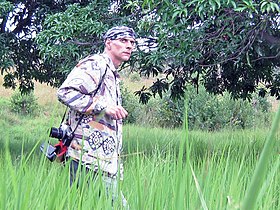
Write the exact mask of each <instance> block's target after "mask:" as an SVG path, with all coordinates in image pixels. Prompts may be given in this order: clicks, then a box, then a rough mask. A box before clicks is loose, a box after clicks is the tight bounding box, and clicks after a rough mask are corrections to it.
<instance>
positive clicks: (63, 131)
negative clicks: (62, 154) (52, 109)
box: [49, 123, 74, 147]
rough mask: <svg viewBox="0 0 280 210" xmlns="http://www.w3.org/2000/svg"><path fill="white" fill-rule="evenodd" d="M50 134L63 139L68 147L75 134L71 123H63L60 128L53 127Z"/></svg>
mask: <svg viewBox="0 0 280 210" xmlns="http://www.w3.org/2000/svg"><path fill="white" fill-rule="evenodd" d="M49 136H50V137H52V138H57V139H60V140H62V142H63V144H64V145H65V146H67V147H68V146H69V145H70V143H71V141H72V139H73V137H74V134H73V132H72V129H71V127H70V126H69V125H67V124H65V123H62V124H61V125H60V126H59V128H54V127H52V128H51V131H50V135H49Z"/></svg>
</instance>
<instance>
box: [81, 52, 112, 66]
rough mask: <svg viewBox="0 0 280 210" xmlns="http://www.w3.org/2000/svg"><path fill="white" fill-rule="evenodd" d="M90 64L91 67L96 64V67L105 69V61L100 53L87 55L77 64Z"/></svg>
mask: <svg viewBox="0 0 280 210" xmlns="http://www.w3.org/2000/svg"><path fill="white" fill-rule="evenodd" d="M83 65H90V66H91V67H94V66H96V67H97V68H101V69H105V68H106V65H107V62H106V59H105V58H104V57H103V56H102V55H100V54H93V55H89V56H87V57H86V58H84V59H82V60H80V62H79V63H78V64H77V66H83Z"/></svg>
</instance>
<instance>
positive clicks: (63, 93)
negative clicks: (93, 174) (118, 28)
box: [57, 53, 122, 177]
mask: <svg viewBox="0 0 280 210" xmlns="http://www.w3.org/2000/svg"><path fill="white" fill-rule="evenodd" d="M119 81H120V80H119V75H118V74H117V72H116V69H115V67H114V65H113V63H112V61H111V59H110V58H109V57H108V56H107V55H106V54H105V53H103V54H95V55H91V56H88V57H86V58H85V59H83V60H81V61H80V62H79V63H78V64H77V65H76V66H75V68H74V69H73V70H72V71H71V72H70V74H69V75H68V77H67V79H66V80H65V81H64V83H63V84H62V85H61V87H60V88H59V89H58V91H57V95H58V99H59V101H61V102H62V103H63V104H65V105H66V106H68V107H69V108H70V111H69V113H68V117H67V122H68V123H69V125H70V126H71V128H72V130H74V129H75V128H76V126H77V123H78V121H79V119H80V116H81V115H82V114H84V116H83V118H82V120H81V122H80V123H79V125H78V126H77V129H76V130H75V135H74V139H73V140H72V142H71V145H70V147H69V149H68V155H69V156H70V157H72V158H74V159H76V160H81V161H82V163H83V164H84V165H86V167H88V168H91V169H93V170H94V171H98V170H99V169H100V170H102V171H103V172H104V173H105V174H107V175H108V176H111V177H115V176H116V174H117V171H118V167H119V155H120V152H121V149H122V121H121V120H113V119H111V118H110V117H109V116H107V115H105V114H104V109H105V108H106V106H108V105H121V94H120V88H119ZM99 83H100V86H99ZM98 86H99V87H98ZM121 168H122V167H121ZM121 173H122V172H121ZM121 175H122V174H121Z"/></svg>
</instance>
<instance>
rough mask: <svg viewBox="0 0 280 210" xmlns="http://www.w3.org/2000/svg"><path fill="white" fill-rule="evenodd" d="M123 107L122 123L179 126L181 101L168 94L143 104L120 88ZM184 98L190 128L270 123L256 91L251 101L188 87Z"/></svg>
mask: <svg viewBox="0 0 280 210" xmlns="http://www.w3.org/2000/svg"><path fill="white" fill-rule="evenodd" d="M122 92H123V94H122V97H123V106H124V107H125V108H126V109H127V110H128V112H129V115H128V118H127V119H126V120H125V122H126V123H130V124H136V125H140V126H149V127H165V128H181V127H182V126H183V121H184V116H185V111H186V110H185V101H184V100H182V99H177V100H172V99H170V97H169V96H168V94H163V97H162V98H160V97H155V98H152V99H151V100H149V101H148V102H147V103H146V104H139V103H137V101H138V98H137V97H135V96H134V95H133V94H132V93H131V92H129V91H128V90H127V89H126V88H123V91H122ZM186 100H188V107H187V109H188V110H187V114H188V126H189V129H190V130H197V129H200V130H208V131H210V130H211V131H213V130H221V129H226V128H231V129H240V128H241V129H248V128H256V127H263V126H265V125H267V123H270V122H271V116H272V114H271V102H270V101H269V100H268V98H267V97H259V96H257V95H256V94H255V95H254V96H253V97H252V101H251V102H249V101H247V100H242V99H239V100H233V99H232V98H231V97H230V94H229V93H225V94H224V95H223V96H220V95H213V94H209V93H208V92H206V90H205V88H203V87H200V88H199V94H197V93H196V91H195V90H194V89H193V88H191V87H189V88H188V89H187V91H186Z"/></svg>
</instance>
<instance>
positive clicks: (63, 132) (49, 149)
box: [40, 123, 74, 162]
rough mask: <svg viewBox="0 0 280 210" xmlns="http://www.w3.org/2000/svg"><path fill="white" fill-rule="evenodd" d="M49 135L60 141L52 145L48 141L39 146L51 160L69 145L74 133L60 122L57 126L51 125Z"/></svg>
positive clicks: (63, 152)
mask: <svg viewBox="0 0 280 210" xmlns="http://www.w3.org/2000/svg"><path fill="white" fill-rule="evenodd" d="M49 136H50V137H52V138H57V139H59V141H60V143H58V144H56V145H54V146H53V145H51V144H49V143H47V144H46V143H43V144H42V145H41V146H40V150H41V151H42V152H43V153H44V154H45V155H46V157H47V158H48V159H49V160H50V161H51V162H53V161H54V160H55V159H56V157H57V156H60V157H61V155H64V154H65V152H66V148H67V147H68V146H69V145H70V143H71V141H72V139H73V137H74V134H73V132H72V129H71V127H70V126H69V125H67V124H65V123H62V124H61V125H60V126H59V128H55V127H52V128H51V130H50V134H49ZM60 153H62V154H60Z"/></svg>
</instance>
